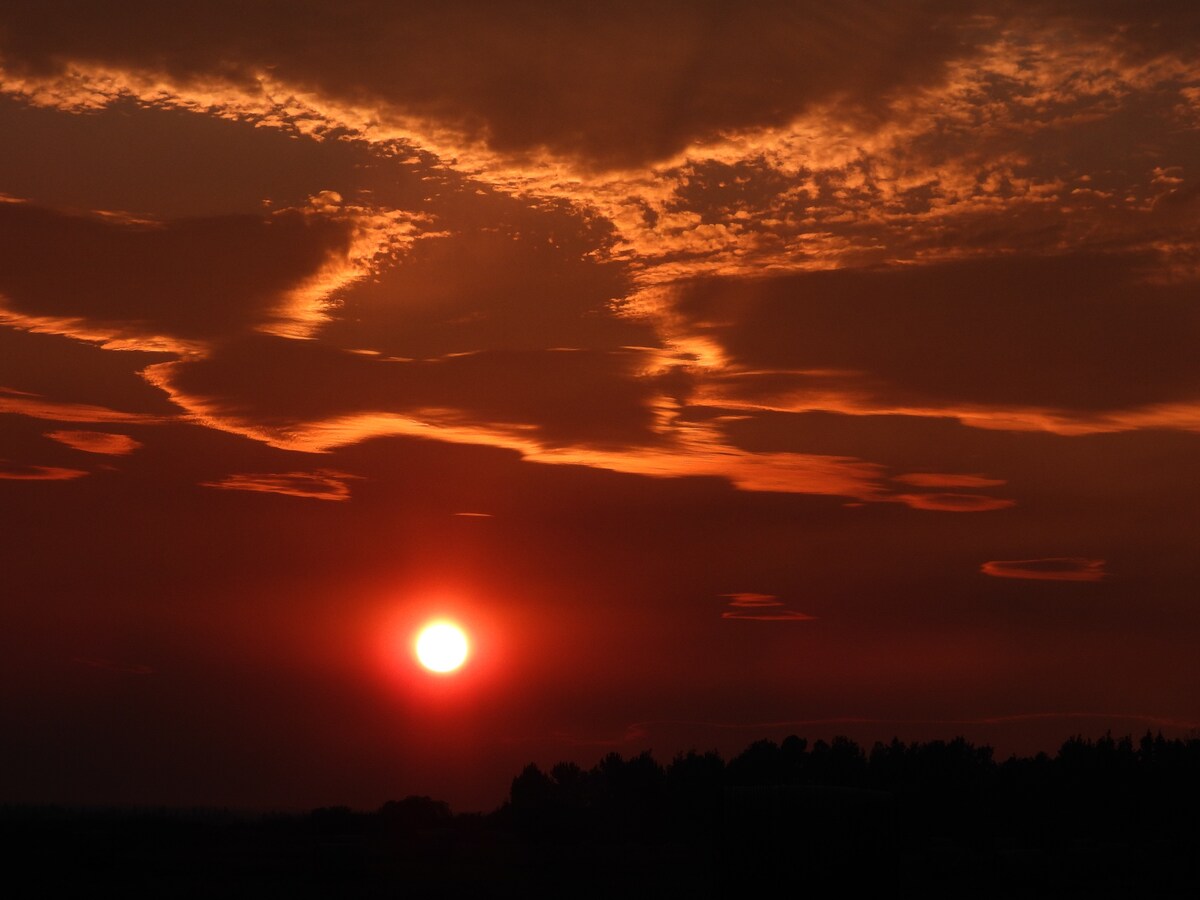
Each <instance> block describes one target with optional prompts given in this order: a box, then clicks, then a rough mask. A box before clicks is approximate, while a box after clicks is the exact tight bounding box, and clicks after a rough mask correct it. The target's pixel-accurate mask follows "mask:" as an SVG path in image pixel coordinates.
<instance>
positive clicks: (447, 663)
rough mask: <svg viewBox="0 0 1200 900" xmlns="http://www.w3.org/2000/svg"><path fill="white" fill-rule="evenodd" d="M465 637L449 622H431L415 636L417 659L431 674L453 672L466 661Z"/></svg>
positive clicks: (466, 646) (459, 629) (460, 630)
mask: <svg viewBox="0 0 1200 900" xmlns="http://www.w3.org/2000/svg"><path fill="white" fill-rule="evenodd" d="M468 649H469V648H468V645H467V636H466V634H465V633H464V632H463V630H462V629H461V628H459V627H458V626H457V625H454V624H452V623H450V622H433V623H431V624H429V625H426V626H425V627H424V628H422V629H421V633H420V634H419V635H417V659H418V660H420V662H421V665H423V666H424V667H425V668H427V669H429V671H431V672H453V671H454V670H455V669H457V668H459V667H460V666H461V665H462V664H463V663H464V662H466V661H467V651H468Z"/></svg>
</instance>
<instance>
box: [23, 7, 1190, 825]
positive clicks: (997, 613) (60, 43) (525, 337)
mask: <svg viewBox="0 0 1200 900" xmlns="http://www.w3.org/2000/svg"><path fill="white" fill-rule="evenodd" d="M1198 45H1200V6H1197V5H1195V4H1189V3H1183V2H1169V0H1168V2H1132V0H1129V2H1125V0H1105V2H1090V3H1084V2H1077V0H1012V2H988V0H979V2H964V3H953V4H946V3H941V2H917V0H913V2H895V3H890V2H849V3H842V4H837V5H833V6H831V5H829V4H825V3H816V2H811V3H810V2H787V3H784V2H779V3H775V2H764V3H755V4H751V5H748V6H747V5H744V4H733V3H724V2H682V0H679V2H658V3H624V2H619V3H600V4H570V3H568V4H550V3H539V2H517V3H488V4H485V3H471V2H451V3H442V4H411V3H384V2H374V0H353V2H341V3H337V4H333V3H328V2H316V0H309V2H288V3H284V2H264V3H255V4H249V5H248V4H244V3H233V2H222V0H213V2H206V3H199V4H187V5H184V6H182V7H181V8H173V7H164V6H163V5H162V4H160V3H157V2H150V0H131V2H123V3H121V4H117V5H116V6H115V7H114V6H113V5H111V4H103V3H94V2H73V0H48V2H38V3H33V2H25V0H14V2H10V3H6V4H4V5H3V6H2V7H0V510H2V511H3V512H2V515H3V522H4V532H3V542H2V543H0V548H2V549H0V571H2V572H3V588H2V589H0V596H2V597H3V610H4V627H3V629H2V630H0V642H3V643H2V647H3V652H2V653H0V669H2V671H3V687H2V688H0V730H2V733H3V735H4V737H3V747H4V749H3V752H2V754H0V758H2V759H3V761H4V766H3V768H2V770H0V771H2V774H0V802H61V803H137V804H142V803H150V804H188V805H197V804H198V805H229V806H239V807H277V808H278V807H290V808H300V807H310V806H317V805H326V804H343V803H345V804H350V805H355V806H361V807H370V808H373V807H375V806H378V804H379V803H381V802H383V801H384V800H386V799H389V798H395V797H401V796H404V795H406V794H422V795H431V796H434V797H438V798H440V799H445V800H447V801H449V802H450V803H451V804H452V805H453V806H454V808H455V809H456V810H458V809H487V808H491V807H494V806H495V805H496V804H497V803H499V802H500V801H501V800H502V799H503V798H504V796H505V793H506V791H507V790H508V787H509V780H510V779H511V778H512V776H513V775H514V774H516V773H517V772H518V771H520V769H521V767H522V766H523V765H524V764H525V763H527V762H529V761H536V762H538V763H539V764H553V763H554V762H556V761H558V760H564V759H571V760H575V761H577V762H579V763H581V764H584V765H590V764H591V763H593V762H594V761H595V760H596V759H597V758H599V757H600V756H602V755H603V754H605V753H608V752H610V751H613V750H616V751H618V752H621V753H623V754H630V753H638V752H641V751H643V750H647V749H650V750H653V751H654V753H655V755H656V756H658V757H659V758H660V759H670V757H671V756H672V755H673V754H675V753H677V752H680V751H686V750H688V749H692V748H695V749H699V750H707V749H709V748H716V749H719V750H721V751H722V752H725V753H728V752H731V751H736V750H738V749H740V748H741V747H743V746H744V745H745V744H747V743H748V742H749V741H751V740H754V739H757V738H773V739H779V738H781V737H782V736H784V735H786V734H789V733H796V734H800V735H802V736H806V737H809V738H813V739H815V738H822V737H824V738H829V737H830V736H832V735H835V734H846V735H848V736H850V737H852V738H854V739H855V740H858V741H860V742H863V743H866V744H867V745H868V746H869V744H870V742H871V741H873V740H877V739H878V740H888V739H890V738H891V737H893V736H894V735H895V736H899V737H900V738H902V739H906V740H913V739H922V740H927V739H932V738H950V737H953V736H955V735H958V734H962V735H964V736H966V737H967V738H968V739H970V740H973V741H976V742H980V743H989V744H991V745H993V746H995V747H996V748H997V750H998V751H999V753H1000V754H1005V753H1009V752H1021V753H1029V752H1035V751H1037V750H1042V749H1044V750H1048V751H1052V750H1054V749H1055V748H1056V747H1057V746H1058V744H1059V743H1060V742H1061V741H1062V740H1063V739H1065V738H1067V737H1068V736H1070V735H1072V734H1077V733H1082V734H1084V735H1091V736H1095V735H1098V734H1102V733H1104V732H1105V731H1109V730H1111V731H1112V732H1113V733H1114V734H1125V733H1134V734H1139V733H1144V732H1145V731H1146V730H1147V729H1150V730H1153V731H1159V730H1161V731H1163V732H1164V733H1166V734H1168V735H1182V734H1192V735H1194V734H1197V733H1200V732H1198V729H1200V697H1198V696H1197V692H1196V689H1195V686H1196V684H1197V680H1198V678H1200V657H1198V655H1197V654H1196V652H1195V645H1196V638H1197V635H1198V634H1200V609H1198V608H1197V604H1196V598H1197V596H1200V512H1198V510H1200V352H1197V348H1198V347H1200V172H1198V167H1200V57H1197V54H1196V52H1195V50H1196V47H1197V46H1198ZM443 619H445V620H450V621H453V622H455V623H457V624H458V625H459V626H461V627H462V629H463V630H464V631H465V632H466V635H467V639H468V641H469V644H470V652H469V655H468V657H467V661H466V663H465V664H464V665H463V666H462V667H461V669H456V670H454V671H453V672H450V673H445V674H437V673H431V672H429V671H426V670H424V669H422V668H421V667H420V665H419V664H418V662H417V660H416V658H415V654H414V651H413V646H414V641H415V639H416V635H417V632H418V631H419V629H420V627H421V626H422V625H424V624H426V623H428V622H432V621H440V620H443Z"/></svg>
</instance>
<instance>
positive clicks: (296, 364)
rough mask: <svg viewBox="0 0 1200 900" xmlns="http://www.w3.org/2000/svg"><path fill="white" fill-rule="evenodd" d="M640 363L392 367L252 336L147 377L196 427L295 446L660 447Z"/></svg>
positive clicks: (626, 353)
mask: <svg viewBox="0 0 1200 900" xmlns="http://www.w3.org/2000/svg"><path fill="white" fill-rule="evenodd" d="M647 358H648V357H647V354H646V353H645V352H643V351H638V350H616V351H612V352H604V351H588V350H541V351H536V350H529V351H492V352H480V353H470V354H456V355H451V356H445V357H440V358H435V359H421V360H402V359H390V358H379V357H375V356H370V355H363V354H358V353H351V352H346V351H342V350H338V349H336V348H332V347H329V346H326V345H323V344H320V343H317V342H315V341H297V340H288V339H284V338H277V337H268V336H261V337H255V338H251V339H247V340H244V341H240V342H236V343H229V344H226V345H223V346H221V347H220V348H218V349H217V350H215V351H214V352H213V353H212V354H211V355H209V356H208V357H206V358H203V359H195V360H188V361H184V362H178V363H164V364H160V365H156V366H153V367H151V368H150V369H149V370H147V376H148V377H149V379H150V380H151V382H152V383H153V384H155V385H156V386H158V387H161V388H162V389H164V390H166V391H167V392H168V393H169V394H170V395H171V397H172V399H173V400H174V401H175V402H176V403H178V404H179V405H181V406H182V407H184V408H185V409H187V410H189V411H191V412H192V413H193V414H195V415H196V416H197V417H199V418H200V419H201V420H202V421H206V422H208V423H210V424H213V425H216V426H217V427H225V428H227V429H228V430H234V431H238V432H239V433H245V434H249V435H252V436H256V437H258V438H259V439H260V440H267V441H276V442H279V443H281V444H282V443H287V444H289V445H290V446H293V447H296V448H301V447H303V448H305V449H313V450H321V449H327V448H328V447H329V446H335V445H337V444H344V443H353V442H356V441H359V440H363V439H365V438H367V437H371V436H374V435H376V434H387V433H396V431H397V430H401V429H402V428H403V427H404V424H403V422H400V421H398V420H400V419H409V420H416V421H417V422H421V421H424V422H428V423H431V424H432V425H433V426H434V428H433V431H432V432H431V433H430V435H429V436H433V437H436V436H437V431H438V430H439V429H444V430H445V431H446V433H447V435H450V434H452V432H453V429H455V428H461V429H468V430H469V429H476V430H491V431H494V432H497V433H499V434H506V435H508V436H509V438H510V439H511V438H514V437H516V438H520V439H523V440H524V441H525V442H534V443H536V444H541V445H547V446H557V445H576V444H581V445H588V444H594V445H598V446H606V445H607V446H617V445H625V444H629V443H635V444H643V443H650V444H653V443H655V442H656V441H657V440H658V435H657V434H656V432H655V430H654V423H655V413H654V411H653V409H652V402H653V401H654V399H655V398H656V397H657V396H658V393H659V387H658V385H657V384H656V382H655V379H654V378H653V377H650V376H646V375H644V371H645V368H646V363H647ZM481 442H483V443H487V442H488V441H486V440H484V441H481Z"/></svg>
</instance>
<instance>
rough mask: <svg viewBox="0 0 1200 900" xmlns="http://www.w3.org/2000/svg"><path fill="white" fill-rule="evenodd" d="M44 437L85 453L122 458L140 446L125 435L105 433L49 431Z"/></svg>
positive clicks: (139, 443) (138, 442) (140, 444)
mask: <svg viewBox="0 0 1200 900" xmlns="http://www.w3.org/2000/svg"><path fill="white" fill-rule="evenodd" d="M46 437H48V438H53V439H54V440H56V441H58V442H59V443H60V444H66V445H67V446H68V447H73V448H75V449H76V450H82V451H84V452H85V453H103V454H107V455H109V456H124V455H125V454H127V453H132V452H133V451H134V450H136V449H138V447H140V446H142V443H141V441H136V440H134V439H133V438H131V437H130V436H129V435H127V434H109V433H108V432H105V431H50V432H47V434H46Z"/></svg>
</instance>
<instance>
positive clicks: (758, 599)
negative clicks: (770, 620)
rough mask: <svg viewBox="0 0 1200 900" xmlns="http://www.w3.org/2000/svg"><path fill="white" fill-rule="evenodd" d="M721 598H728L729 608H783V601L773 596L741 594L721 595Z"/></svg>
mask: <svg viewBox="0 0 1200 900" xmlns="http://www.w3.org/2000/svg"><path fill="white" fill-rule="evenodd" d="M721 596H722V597H728V598H729V605H730V606H740V607H751V608H754V607H762V606H783V601H782V600H780V599H779V598H778V597H776V596H775V595H774V594H754V593H749V592H743V593H738V594H722V595H721Z"/></svg>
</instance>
